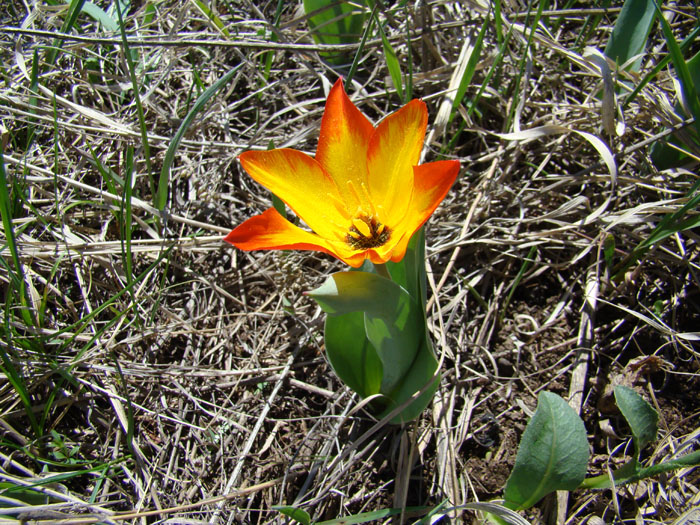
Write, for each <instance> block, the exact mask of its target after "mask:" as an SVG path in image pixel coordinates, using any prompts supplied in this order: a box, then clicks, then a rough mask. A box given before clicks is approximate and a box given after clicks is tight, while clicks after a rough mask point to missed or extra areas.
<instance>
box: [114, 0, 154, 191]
mask: <svg viewBox="0 0 700 525" xmlns="http://www.w3.org/2000/svg"><path fill="white" fill-rule="evenodd" d="M116 11H117V15H119V33H120V34H121V39H122V47H123V48H124V58H126V65H127V67H128V69H129V77H130V79H131V87H132V89H133V90H134V103H135V104H136V113H137V115H138V119H139V129H140V131H141V143H142V145H143V156H144V159H145V161H146V171H147V175H148V180H149V182H150V185H151V194H153V195H155V193H156V186H155V180H154V179H153V170H152V165H151V146H150V144H149V143H148V126H147V125H146V117H145V116H144V113H143V104H141V95H140V89H139V83H138V79H137V78H136V66H134V59H133V56H132V54H131V50H130V49H129V42H128V41H127V39H126V26H125V24H124V17H123V16H122V10H121V8H120V7H119V6H117V9H116Z"/></svg>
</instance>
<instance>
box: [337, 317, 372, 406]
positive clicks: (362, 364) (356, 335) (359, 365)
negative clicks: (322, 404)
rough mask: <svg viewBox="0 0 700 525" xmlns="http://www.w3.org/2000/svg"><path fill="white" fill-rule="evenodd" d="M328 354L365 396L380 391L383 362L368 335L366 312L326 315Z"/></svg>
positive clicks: (342, 376) (341, 374)
mask: <svg viewBox="0 0 700 525" xmlns="http://www.w3.org/2000/svg"><path fill="white" fill-rule="evenodd" d="M324 338H325V343H326V355H328V360H329V361H330V363H331V366H332V367H333V370H334V371H335V373H336V374H337V375H338V377H339V378H340V379H341V380H342V381H343V382H344V383H345V384H346V385H348V386H349V387H350V388H352V389H353V390H354V391H355V392H357V393H358V394H359V395H360V396H361V397H363V398H364V397H369V396H371V395H374V394H378V393H379V388H380V386H381V383H382V370H383V367H382V362H381V361H380V359H379V356H378V355H377V351H376V350H375V349H374V347H373V346H372V345H371V343H370V342H369V340H368V339H367V335H366V334H365V316H364V314H363V313H362V312H351V313H347V314H343V315H329V316H327V317H326V324H325V331H324Z"/></svg>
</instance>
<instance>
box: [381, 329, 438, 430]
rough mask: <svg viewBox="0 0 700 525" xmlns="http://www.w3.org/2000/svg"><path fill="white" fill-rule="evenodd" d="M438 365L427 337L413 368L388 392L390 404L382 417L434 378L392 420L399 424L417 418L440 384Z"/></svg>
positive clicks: (417, 354)
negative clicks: (423, 390) (424, 389)
mask: <svg viewBox="0 0 700 525" xmlns="http://www.w3.org/2000/svg"><path fill="white" fill-rule="evenodd" d="M438 366H439V363H438V360H437V359H436V358H435V354H434V353H433V349H432V345H431V344H430V341H429V340H428V339H427V338H426V339H424V340H423V344H422V345H421V347H420V348H419V349H418V352H417V353H416V359H415V361H414V362H413V364H412V365H411V368H410V369H409V370H408V372H406V374H405V375H404V377H403V378H402V380H401V381H400V382H399V384H398V386H396V388H394V390H393V391H392V392H391V393H389V394H387V396H386V397H387V399H388V401H389V405H388V406H387V408H386V409H385V410H384V412H382V414H380V416H379V417H380V418H381V417H384V416H386V415H388V414H389V413H390V412H391V411H392V410H394V409H395V408H396V407H398V406H400V405H402V404H403V403H405V402H406V401H408V400H409V399H410V398H411V397H412V396H413V395H414V394H415V393H416V392H418V391H419V390H421V389H422V388H423V387H424V386H426V385H427V384H428V382H429V381H431V380H432V383H431V384H430V386H429V387H428V388H427V389H426V391H425V392H423V393H422V394H421V395H420V396H418V397H417V398H416V399H415V400H413V401H412V402H411V403H410V404H409V405H407V406H406V408H404V409H403V410H401V412H399V413H398V414H397V415H396V416H394V417H393V418H392V420H391V422H392V423H394V424H397V425H398V424H401V423H408V422H409V421H413V420H414V419H415V418H417V417H418V416H419V415H420V414H421V413H422V412H423V410H425V409H426V407H427V406H428V405H429V404H430V402H431V401H432V400H433V396H434V395H435V391H436V390H437V388H438V386H439V385H440V374H439V373H438V374H436V372H437V370H438Z"/></svg>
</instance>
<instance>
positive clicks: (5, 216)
mask: <svg viewBox="0 0 700 525" xmlns="http://www.w3.org/2000/svg"><path fill="white" fill-rule="evenodd" d="M0 215H2V226H3V229H4V230H5V242H6V243H7V248H8V250H9V251H10V256H11V257H12V263H13V266H14V271H11V272H10V274H9V275H10V277H11V279H12V282H13V284H14V286H15V287H16V289H17V291H18V292H19V301H20V308H19V310H20V315H21V316H22V319H23V321H24V322H25V323H26V324H27V325H28V326H35V325H36V322H35V319H34V316H33V315H32V311H31V305H30V304H29V292H28V290H27V282H26V277H25V275H24V266H23V265H22V261H21V260H20V257H19V250H18V249H17V241H16V239H15V229H14V224H13V222H12V219H13V215H12V203H11V200H10V192H9V190H8V185H7V176H6V174H5V157H4V155H3V151H2V143H0Z"/></svg>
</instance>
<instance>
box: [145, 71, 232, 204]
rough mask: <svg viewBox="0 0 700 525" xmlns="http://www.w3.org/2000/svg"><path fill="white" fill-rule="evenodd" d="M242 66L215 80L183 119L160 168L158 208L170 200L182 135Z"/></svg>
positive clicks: (156, 202) (156, 201) (156, 198)
mask: <svg viewBox="0 0 700 525" xmlns="http://www.w3.org/2000/svg"><path fill="white" fill-rule="evenodd" d="M241 66H242V64H241V65H238V66H236V67H234V68H233V69H232V70H231V71H229V72H228V73H226V74H225V75H224V76H222V77H221V78H220V79H219V80H217V81H216V82H214V84H212V85H211V86H209V87H208V88H207V90H206V91H205V92H204V93H202V94H201V95H200V96H199V98H197V100H196V102H195V103H194V105H193V106H192V109H191V110H190V112H189V113H187V116H186V117H185V118H184V119H183V120H182V123H181V124H180V127H179V128H178V129H177V131H176V132H175V135H174V136H173V138H172V140H171V141H170V145H169V146H168V150H167V151H166V152H165V158H164V159H163V167H162V168H161V170H160V178H159V179H158V192H157V193H156V197H155V202H154V207H155V208H156V209H158V210H161V211H162V210H163V209H164V208H165V205H166V203H167V202H168V187H169V185H170V167H171V166H172V164H173V160H174V159H175V151H177V148H178V146H179V145H180V141H181V140H182V137H184V136H185V133H186V132H187V130H188V129H189V127H190V125H192V122H194V119H195V117H196V116H197V114H198V113H199V112H200V111H201V110H202V109H203V108H204V106H206V104H207V102H209V99H210V98H211V97H213V96H214V95H215V94H216V93H217V92H218V91H219V90H220V89H221V88H222V87H224V86H225V85H226V84H228V82H229V80H231V78H233V75H235V74H236V72H237V71H238V70H239V69H240V68H241Z"/></svg>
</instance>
